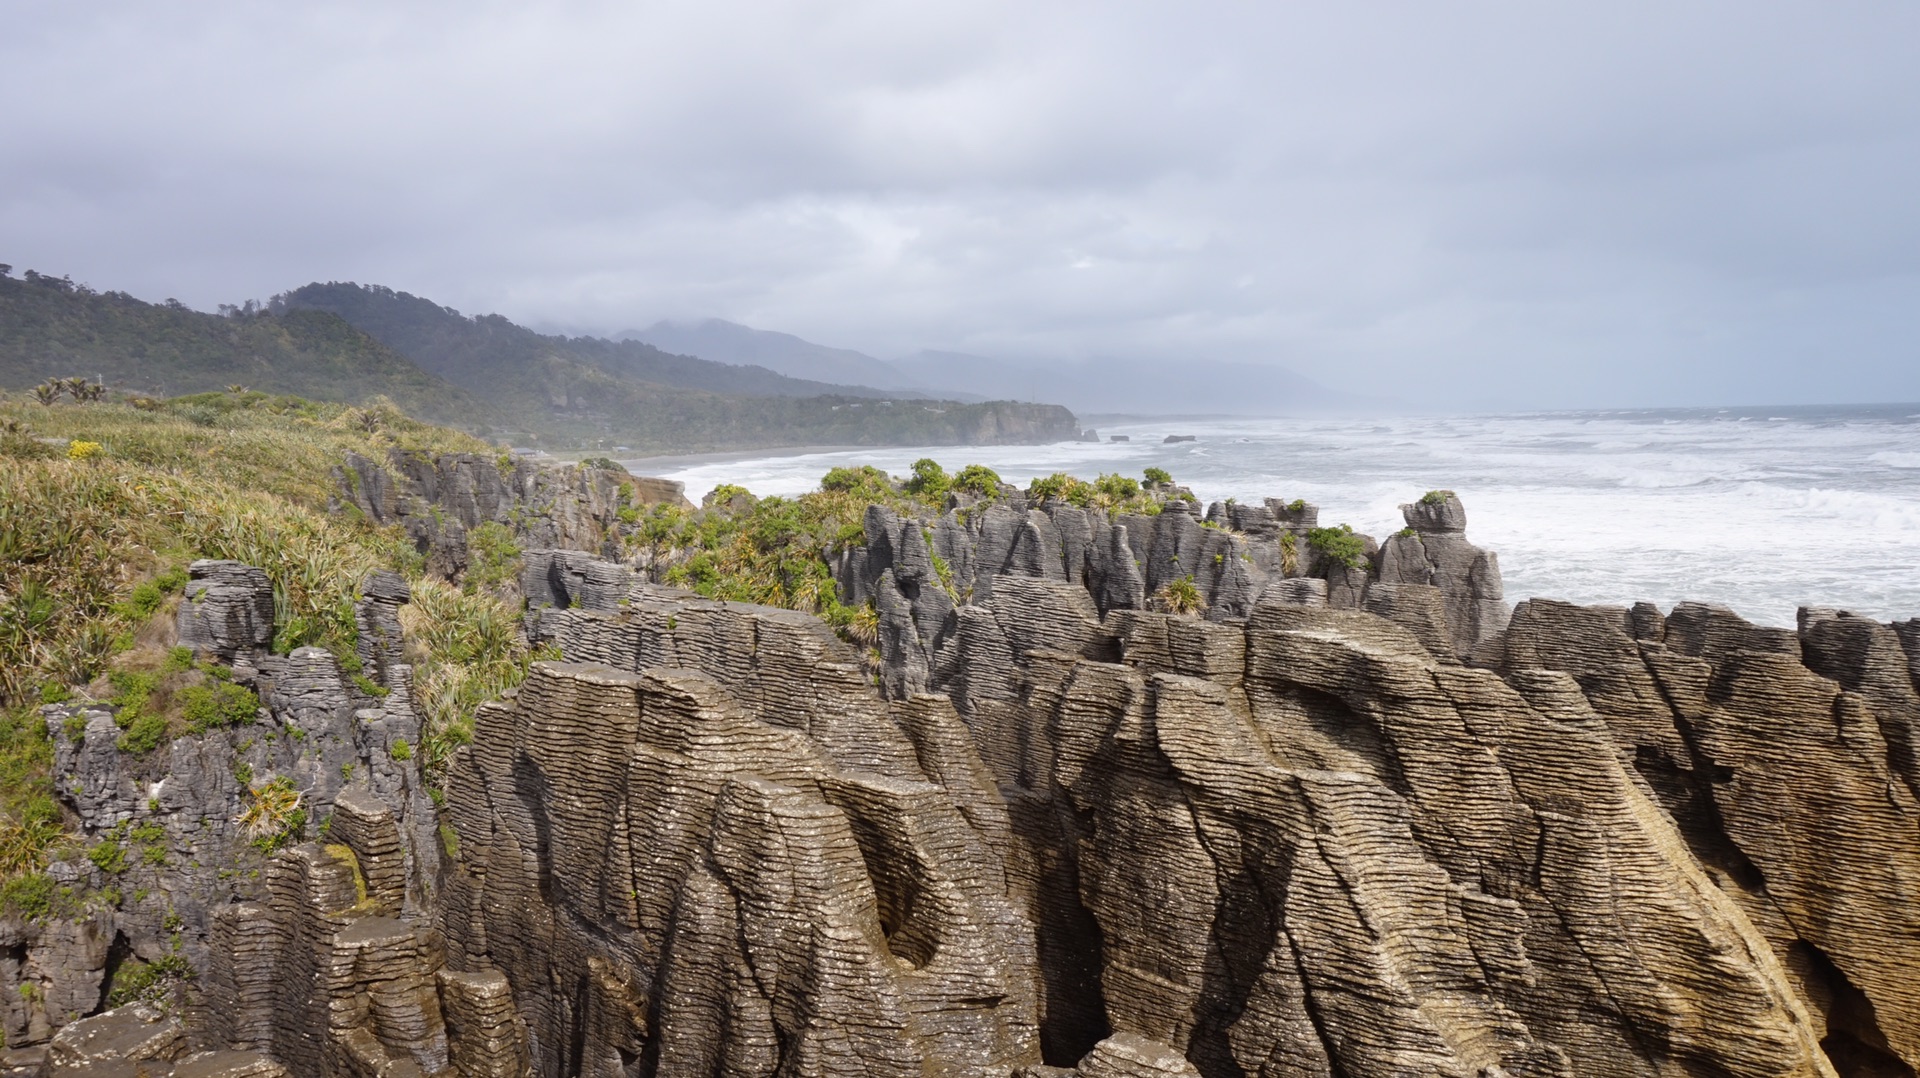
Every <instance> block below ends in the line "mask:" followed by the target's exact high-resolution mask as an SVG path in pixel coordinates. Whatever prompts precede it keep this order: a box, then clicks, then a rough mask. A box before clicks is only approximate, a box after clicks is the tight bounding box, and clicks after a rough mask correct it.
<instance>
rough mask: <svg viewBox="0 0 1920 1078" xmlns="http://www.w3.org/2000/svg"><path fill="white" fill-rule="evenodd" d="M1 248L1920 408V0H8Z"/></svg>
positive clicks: (1436, 380)
mask: <svg viewBox="0 0 1920 1078" xmlns="http://www.w3.org/2000/svg"><path fill="white" fill-rule="evenodd" d="M0 26H3V27H4V32H3V33H0V73H4V74H3V75H0V77H4V79H5V84H4V85H5V89H4V97H0V102H4V105H3V106H0V261H4V262H10V263H12V264H13V265H14V266H15V268H16V273H17V272H18V271H19V270H22V269H25V268H28V267H32V268H34V269H38V270H41V271H43V272H51V273H55V274H60V273H67V274H71V275H72V276H73V277H74V278H75V279H76V280H79V281H84V282H87V283H89V284H91V285H93V286H94V287H96V288H100V289H109V288H112V289H122V290H125V291H129V292H132V293H134V294H135V295H138V296H141V297H143V298H149V299H160V298H163V297H166V296H177V297H179V298H180V299H182V300H184V301H186V302H187V303H189V304H191V305H193V306H196V307H201V308H207V309H211V308H212V307H213V306H214V305H215V304H217V303H221V302H235V301H238V300H241V299H245V298H248V297H261V298H264V297H265V296H267V295H269V294H271V293H273V292H276V291H281V290H284V289H287V288H291V287H294V286H297V285H299V284H302V283H304V282H306V281H309V280H314V279H318V280H355V281H361V282H370V283H381V284H387V285H391V286H393V287H395V288H400V289H404V290H407V291H411V292H415V293H418V294H421V295H425V296H429V297H431V298H433V299H436V300H438V301H440V302H442V303H446V304H450V305H452V306H455V307H458V308H460V309H461V310H463V311H466V312H469V313H473V312H480V311H498V312H500V313H503V314H506V315H508V316H509V317H512V318H515V319H517V320H521V321H526V322H535V323H545V324H556V325H568V326H575V327H580V328H583V329H593V330H598V331H602V332H612V331H617V330H620V329H624V328H628V327H633V326H639V325H644V324H646V323H648V322H651V321H653V320H654V319H657V318H663V317H664V318H693V317H704V316H718V317H724V318H729V319H733V320H735V321H740V322H745V323H748V324H750V325H754V326H758V327H762V328H768V329H780V330H785V331H788V332H792V333H797V334H800V335H801V336H804V337H808V338H810V339H813V340H817V341H820V342H822V343H825V344H832V345H838V346H843V347H852V348H859V349H862V350H864V351H867V352H871V353H873V354H876V355H880V356H883V357H887V356H893V355H898V354H902V353H905V352H909V351H912V350H916V349H919V348H939V349H953V350H961V351H969V352H977V353H983V354H990V355H995V356H1001V357H1006V358H1020V357H1034V358H1037V359H1073V358H1079V359H1085V358H1089V357H1099V356H1111V355H1129V356H1149V357H1162V358H1165V359H1166V360H1169V361H1178V360H1180V359H1182V358H1190V357H1196V356H1208V357H1214V358H1220V359H1231V360H1244V361H1247V362H1262V363H1265V362H1271V363H1278V364H1282V365H1286V366H1289V367H1292V368H1294V369H1296V370H1299V371H1301V372H1303V373H1305V374H1307V375H1309V376H1311V377H1314V378H1317V379H1318V380H1320V381H1323V382H1326V383H1329V384H1334V385H1349V386H1356V385H1357V386H1371V387H1381V388H1384V389H1387V390H1390V391H1391V392H1392V394H1393V395H1395V396H1398V397H1401V398H1403V399H1412V400H1422V401H1427V402H1429V403H1432V404H1435V405H1440V406H1580V405H1606V406H1612V405H1638V404H1663V403H1664V404H1694V403H1736V402H1743V403H1788V402H1796V401H1798V402H1834V401H1883V402H1884V401H1895V400H1920V5H1916V4H1914V3H1911V2H1909V0H1901V2H1894V0H1887V2H1882V3H1871V2H1853V0H1824V2H1820V3H1812V2H1808V3H1803V4H1795V5H1787V4H1774V3H1765V2H1754V0H1743V2H1738V3H1731V2H1730V3H1687V2H1675V0H1662V2H1659V3H1636V2H1621V0H1607V2H1604V3H1602V2H1591V3H1579V4H1573V3H1553V4H1541V3H1531V2H1526V3H1523V2H1513V3H1504V4H1476V3H1467V2H1448V3H1434V2H1431V0H1423V2H1418V3H1415V2H1409V3H1340V4H1327V3H1315V4H1292V3H1271V2H1269V3H1215V4H1203V5H1194V4H1166V3H1161V4H1153V5H1147V4H1129V3H1115V2H1100V3H1092V2H1089V3H1083V4H1035V3H1033V2H1032V0H1025V2H1018V3H999V2H993V0H968V2H966V3H956V4H940V5H936V4H922V3H911V4H905V3H898V2H879V3H870V4H862V3H832V4H829V3H808V2H794V3H771V2H760V3H748V4H732V3H717V2H714V0H700V2H696V3H684V4H681V3H648V4H641V3H620V4H606V5H597V4H589V3H568V4H558V3H555V4H539V5H529V4H504V3H503V4H482V3H472V2H466V3H448V4H443V5H442V4H435V5H428V4H416V5H405V4H396V3H393V2H392V0H386V2H382V3H377V4H367V5H365V6H357V5H347V4H317V3H316V4H301V5H292V4H233V5H222V4H216V3H210V2H197V3H192V4H160V3H152V2H141V3H127V4H115V3H74V4H50V3H43V2H34V3H26V2H14V0H0Z"/></svg>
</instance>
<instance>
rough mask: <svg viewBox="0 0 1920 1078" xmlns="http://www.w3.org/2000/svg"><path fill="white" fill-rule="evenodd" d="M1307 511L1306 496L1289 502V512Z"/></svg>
mask: <svg viewBox="0 0 1920 1078" xmlns="http://www.w3.org/2000/svg"><path fill="white" fill-rule="evenodd" d="M1306 511H1307V500H1306V499H1305V498H1295V499H1294V500H1292V501H1290V502H1288V503H1287V512H1289V513H1304V512H1306Z"/></svg>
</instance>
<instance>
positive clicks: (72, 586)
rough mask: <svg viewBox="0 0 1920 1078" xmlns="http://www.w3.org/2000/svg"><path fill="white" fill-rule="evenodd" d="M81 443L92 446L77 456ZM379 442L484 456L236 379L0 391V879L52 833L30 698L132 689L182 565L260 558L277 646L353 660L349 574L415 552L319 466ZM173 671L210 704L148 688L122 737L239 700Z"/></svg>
mask: <svg viewBox="0 0 1920 1078" xmlns="http://www.w3.org/2000/svg"><path fill="white" fill-rule="evenodd" d="M81 443H86V444H92V445H97V446H99V448H98V449H88V450H86V451H85V452H78V453H76V452H74V451H73V449H72V447H73V446H74V445H75V444H81ZM394 448H398V449H400V450H403V451H408V452H425V453H433V452H448V451H461V452H487V451H490V450H489V447H487V446H486V445H485V444H484V443H482V442H480V441H478V440H477V439H473V438H469V437H467V436H465V435H461V434H458V433H456V432H453V431H449V430H445V429H442V428H438V427H432V426H428V425H426V424H422V423H418V422H415V421H413V420H411V419H408V418H407V417H406V416H404V415H402V414H401V413H400V412H399V411H398V410H397V409H395V408H393V406H392V405H391V404H386V403H382V402H375V403H373V404H371V405H369V406H368V407H366V408H353V407H345V406H340V405H322V404H314V403H311V402H308V401H303V400H300V399H298V398H292V397H272V396H268V395H266V394H263V393H250V392H235V393H210V394H201V395H198V396H194V397H183V398H175V399H173V400H168V401H152V400H146V399H142V400H140V401H138V402H134V403H126V404H120V403H112V402H104V401H94V402H85V403H64V402H63V403H56V404H51V405H43V404H39V403H37V402H35V401H34V400H33V399H32V398H22V397H12V398H8V397H5V396H4V395H0V716H4V718H3V719H0V877H5V878H8V879H11V880H29V879H30V878H31V877H35V876H36V874H37V873H38V872H39V871H40V870H41V869H42V868H44V867H45V864H46V861H47V859H48V858H49V857H51V856H55V855H56V854H58V853H59V852H60V848H61V846H62V844H63V843H64V842H66V841H67V839H66V838H65V837H64V835H63V831H62V828H61V817H60V812H59V809H58V807H57V805H56V804H55V802H54V800H53V797H52V790H51V786H50V780H49V778H48V772H49V768H50V767H51V762H52V751H51V743H50V742H49V741H48V739H47V733H46V731H45V729H44V726H43V723H42V721H41V719H40V716H39V715H38V714H37V713H35V712H34V711H32V710H31V709H32V707H33V706H34V705H36V704H38V703H40V702H42V701H43V700H45V701H55V700H61V699H65V698H67V697H68V696H69V695H70V694H71V693H72V691H73V687H77V686H86V685H88V684H89V683H95V684H96V685H103V684H108V683H110V682H112V679H106V680H105V681H101V680H98V679H101V678H102V675H103V674H106V673H108V672H110V671H111V672H115V673H117V674H119V676H120V680H121V681H128V683H129V684H131V683H132V682H131V681H130V680H129V679H130V678H131V679H133V680H139V679H140V678H141V676H142V675H144V674H148V673H150V672H149V671H146V670H145V666H146V665H148V664H147V663H146V662H145V660H144V659H142V658H141V656H142V655H147V654H148V653H156V648H157V649H158V651H157V653H164V650H165V649H164V647H163V646H160V644H162V643H164V642H159V643H156V641H155V640H154V639H152V638H153V637H155V635H156V633H155V631H154V630H153V629H152V626H153V625H154V624H155V623H156V622H157V621H158V620H159V619H162V618H165V617H167V616H168V615H169V613H170V609H171V603H172V602H173V601H174V599H173V598H172V597H173V595H174V594H175V593H177V591H178V589H179V588H180V586H181V585H182V584H183V583H184V581H185V576H184V573H183V572H182V570H183V569H184V568H185V566H186V565H187V563H188V562H190V561H192V560H193V559H195V558H231V559H234V560H236V561H244V562H247V563H249V564H252V565H257V566H259V567H261V568H262V569H264V570H265V571H266V573H267V576H268V577H269V578H270V579H271V580H272V581H273V586H274V607H275V611H274V613H275V626H276V637H275V641H274V644H275V647H276V649H278V650H282V651H285V650H288V649H291V648H293V647H298V646H301V645H307V644H312V645H318V646H322V647H327V648H329V649H331V650H332V651H334V653H335V654H336V655H339V656H340V657H341V659H342V661H343V663H345V664H346V665H347V666H348V667H349V669H350V670H357V669H358V663H357V660H356V659H355V658H354V642H355V635H356V634H355V627H354V623H353V608H352V602H353V599H354V594H355V588H356V586H357V585H358V583H359V581H360V579H361V578H362V577H363V576H364V575H365V574H366V573H367V572H368V571H369V570H371V569H375V568H392V569H398V570H400V571H401V572H402V573H403V574H405V575H407V576H410V577H411V576H418V575H419V572H420V563H419V557H418V555H417V554H416V553H415V552H414V550H413V549H412V547H411V546H409V545H408V544H406V543H405V542H404V541H403V540H402V538H401V536H399V535H398V534H397V533H395V532H393V531H390V530H383V529H379V528H375V527H373V526H372V525H371V524H370V523H369V522H367V521H366V520H364V519H361V518H360V517H359V515H358V514H357V513H353V512H350V511H349V512H339V511H336V510H337V509H338V505H337V500H336V491H337V485H336V480H335V479H334V476H333V471H334V469H335V467H336V466H337V465H338V464H339V463H340V462H341V461H342V460H343V459H344V458H345V456H346V454H347V453H348V452H349V451H353V452H358V453H361V454H363V455H366V456H369V457H373V458H375V459H380V458H381V457H383V456H385V454H386V453H387V452H388V450H390V449H394ZM464 613H465V612H464V611H462V612H456V614H455V615H454V616H456V617H457V616H464ZM489 631H491V630H489ZM160 635H164V634H160ZM149 657H150V656H149ZM172 679H173V680H180V676H178V675H172ZM187 680H189V681H195V682H196V685H193V686H184V687H191V688H196V689H197V691H198V692H199V693H202V694H205V695H206V696H207V699H206V700H200V699H199V697H198V696H196V695H195V694H194V693H187V694H186V697H185V698H183V699H182V700H181V701H178V703H179V704H180V707H178V708H176V707H173V706H171V704H169V703H168V701H167V699H166V694H165V693H162V694H161V697H160V699H159V700H158V701H157V702H156V705H155V708H154V710H155V712H156V716H158V715H161V714H165V716H166V720H167V721H165V722H162V721H160V720H159V718H157V717H155V716H149V717H148V719H149V721H148V723H147V726H146V727H143V728H142V729H141V730H140V731H139V732H138V736H137V737H136V738H135V742H136V744H137V745H144V744H145V743H146V742H147V741H150V740H154V739H155V738H157V737H160V736H165V735H167V734H170V733H173V732H177V730H175V729H174V727H176V726H179V725H181V723H177V722H174V721H173V720H175V719H180V720H181V721H182V722H183V723H184V726H185V728H192V727H193V726H194V725H196V720H195V716H192V715H185V710H186V709H187V706H188V705H197V706H196V707H195V708H193V710H194V711H195V714H196V715H198V713H199V712H200V711H205V712H206V713H207V714H206V716H201V720H202V721H201V722H200V723H199V724H200V725H205V724H208V723H212V724H225V723H230V722H233V721H238V717H239V716H241V714H242V712H243V711H244V710H245V704H246V701H244V700H241V699H239V698H238V696H237V695H236V694H234V693H232V692H230V691H227V690H224V689H222V688H221V687H219V686H216V685H198V684H197V681H198V679H195V678H188V679H187ZM161 687H163V686H162V683H161V681H155V682H154V684H153V685H152V686H149V690H150V692H151V690H152V689H155V688H161ZM164 687H166V688H168V689H172V688H180V687H182V686H173V685H171V683H170V682H168V683H167V684H166V685H165V686H164ZM112 692H113V694H114V695H123V694H124V693H125V692H126V690H125V688H124V687H122V686H120V685H119V684H117V683H115V684H113V688H112ZM223 692H224V693H225V697H232V699H227V698H225V697H223V696H222V693H223ZM173 711H180V712H181V713H182V714H181V715H177V716H176V715H172V714H171V713H172V712H173ZM14 889H15V890H21V891H22V893H25V892H26V891H28V890H31V888H24V885H23V887H21V888H14ZM14 904H15V905H18V903H17V902H16V903H14Z"/></svg>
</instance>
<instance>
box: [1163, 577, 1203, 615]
mask: <svg viewBox="0 0 1920 1078" xmlns="http://www.w3.org/2000/svg"><path fill="white" fill-rule="evenodd" d="M1154 598H1155V599H1156V600H1158V601H1159V604H1160V605H1161V606H1162V607H1163V608H1165V609H1166V611H1167V613H1169V614H1198V613H1199V612H1200V611H1202V610H1204V609H1206V606H1207V600H1206V597H1205V596H1203V595H1201V594H1200V588H1199V587H1198V586H1197V585H1195V584H1194V582H1193V577H1192V575H1187V576H1183V577H1180V578H1178V579H1176V580H1169V581H1167V582H1166V583H1165V584H1162V585H1161V586H1160V590H1159V591H1158V592H1156V593H1154Z"/></svg>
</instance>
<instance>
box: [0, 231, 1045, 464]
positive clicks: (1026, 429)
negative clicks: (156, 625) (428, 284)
mask: <svg viewBox="0 0 1920 1078" xmlns="http://www.w3.org/2000/svg"><path fill="white" fill-rule="evenodd" d="M11 271H12V267H11V266H9V265H4V264H0V388H4V389H15V390H28V389H29V388H30V387H33V386H35V385H36V384H39V383H41V382H42V381H43V380H46V379H52V378H63V377H70V376H75V375H88V376H91V377H95V378H98V379H100V381H101V382H102V383H103V384H105V385H108V386H110V387H111V388H112V389H113V390H114V391H115V392H117V393H121V394H135V395H153V396H175V395H185V394H195V393H207V392H229V393H231V392H238V391H240V390H242V389H252V390H257V391H259V392H263V393H270V394H293V395H297V396H303V397H307V398H310V399H314V400H321V401H337V402H341V403H347V404H362V403H366V402H369V401H374V400H376V399H378V398H386V399H388V400H391V401H393V402H394V403H396V404H398V405H399V406H400V407H401V408H403V409H405V410H407V411H409V412H411V413H413V414H415V415H420V416H424V417H427V418H430V419H434V420H436V421H439V422H443V423H449V424H452V425H455V426H458V427H461V428H463V429H465V430H467V431H469V432H471V433H475V434H480V435H482V436H485V437H487V438H490V439H493V440H495V441H498V442H503V443H510V444H516V445H529V444H531V445H535V446H543V447H554V448H570V449H579V450H588V451H602V452H614V451H636V452H648V451H652V452H666V453H684V452H701V451H706V450H712V449H761V448H766V449H772V448H780V447H793V446H819V445H974V444H1031V443H1041V442H1054V441H1062V440H1068V439H1073V438H1077V437H1079V436H1080V435H1081V427H1080V424H1079V422H1078V420H1077V419H1076V418H1075V417H1074V415H1073V414H1072V413H1071V412H1069V411H1068V410H1067V409H1065V408H1062V407H1060V406H1059V405H1056V404H1037V403H1019V402H1014V401H1008V400H1000V401H983V400H982V399H980V398H978V397H975V398H973V399H972V400H971V401H962V400H956V399H950V398H949V399H940V398H938V397H937V396H935V395H932V394H927V393H913V392H903V391H900V390H896V389H888V388H880V387H875V386H867V385H849V384H841V383H834V382H823V381H813V380H808V379H804V378H792V377H788V376H787V375H784V374H781V373H778V372H776V371H773V370H769V369H767V368H765V367H761V366H754V365H742V364H730V363H720V362H715V361H712V360H707V359H702V358H699V357H697V356H689V355H681V354H676V353H672V352H666V351H662V350H661V349H658V348H655V347H653V346H651V345H648V344H645V343H642V342H638V341H613V340H607V339H604V338H599V337H587V336H565V335H555V334H542V333H537V332H535V331H533V330H531V329H528V328H526V327H525V326H521V325H518V324H516V323H514V322H512V321H510V320H509V319H507V318H505V317H502V316H500V315H497V314H482V315H474V316H468V315H464V314H462V313H460V312H459V311H457V310H454V309H453V308H451V307H447V306H443V305H441V304H438V303H435V302H434V301H432V300H430V299H427V298H425V297H423V296H416V295H413V294H411V293H407V292H400V291H396V290H394V289H391V288H386V287H383V286H379V285H360V284H355V283H352V282H338V281H335V282H329V283H326V284H320V283H314V284H308V285H304V286H302V287H300V288H296V289H293V290H292V291H289V292H285V293H282V294H280V295H277V296H274V297H273V298H272V299H271V300H269V301H268V302H267V303H265V304H261V303H257V302H254V301H248V302H247V303H245V304H242V305H239V306H234V305H222V308H221V312H220V313H218V314H209V313H206V312H204V311H196V310H193V309H191V308H189V307H187V306H186V305H184V304H181V303H179V302H177V301H174V300H168V301H166V302H165V303H159V304H155V303H148V302H145V301H143V300H140V299H137V298H135V297H134V296H132V295H129V294H128V293H125V292H118V291H106V292H99V291H95V290H94V289H93V288H91V287H90V286H88V285H86V284H82V283H76V282H74V281H73V280H71V279H70V278H67V277H54V276H50V275H47V274H43V273H39V272H36V271H34V270H28V271H26V272H25V274H24V275H22V276H21V277H17V278H16V277H13V276H12V275H11Z"/></svg>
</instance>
